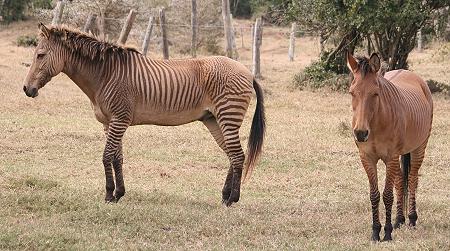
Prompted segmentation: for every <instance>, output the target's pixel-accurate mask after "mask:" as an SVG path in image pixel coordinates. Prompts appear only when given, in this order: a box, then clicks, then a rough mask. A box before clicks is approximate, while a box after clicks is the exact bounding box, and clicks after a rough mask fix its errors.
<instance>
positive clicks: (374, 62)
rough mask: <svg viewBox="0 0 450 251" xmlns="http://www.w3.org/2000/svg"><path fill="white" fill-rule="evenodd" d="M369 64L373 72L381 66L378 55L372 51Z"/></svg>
mask: <svg viewBox="0 0 450 251" xmlns="http://www.w3.org/2000/svg"><path fill="white" fill-rule="evenodd" d="M369 66H370V70H371V71H372V72H373V73H376V72H378V70H380V67H381V61H380V57H378V54H377V53H375V52H374V53H372V55H371V56H370V59H369Z"/></svg>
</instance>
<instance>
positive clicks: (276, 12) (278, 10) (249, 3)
mask: <svg viewBox="0 0 450 251" xmlns="http://www.w3.org/2000/svg"><path fill="white" fill-rule="evenodd" d="M292 2H293V1H292V0H230V8H231V12H232V13H233V15H234V16H237V17H250V16H252V15H253V16H255V15H257V16H264V17H265V19H266V21H268V22H271V23H284V21H285V20H286V18H285V17H286V12H287V11H288V8H289V6H290V5H291V4H292Z"/></svg>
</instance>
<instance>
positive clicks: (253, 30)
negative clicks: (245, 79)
mask: <svg viewBox="0 0 450 251" xmlns="http://www.w3.org/2000/svg"><path fill="white" fill-rule="evenodd" d="M251 30H252V31H251V32H252V34H251V37H252V62H253V57H254V56H255V55H254V54H253V51H254V48H255V25H254V24H252V28H251Z"/></svg>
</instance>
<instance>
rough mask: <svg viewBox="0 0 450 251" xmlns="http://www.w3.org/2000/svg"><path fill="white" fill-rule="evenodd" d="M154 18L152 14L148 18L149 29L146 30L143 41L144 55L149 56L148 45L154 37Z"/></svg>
mask: <svg viewBox="0 0 450 251" xmlns="http://www.w3.org/2000/svg"><path fill="white" fill-rule="evenodd" d="M154 20H155V19H154V18H153V16H150V18H149V19H148V26H147V30H146V31H145V37H144V42H143V43H142V54H143V55H144V56H147V52H148V46H149V45H150V38H151V37H152V31H153V22H154Z"/></svg>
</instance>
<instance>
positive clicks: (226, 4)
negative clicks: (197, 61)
mask: <svg viewBox="0 0 450 251" xmlns="http://www.w3.org/2000/svg"><path fill="white" fill-rule="evenodd" d="M222 17H223V27H224V32H225V41H226V43H227V45H226V51H227V57H229V58H232V57H233V41H232V39H233V37H232V34H231V32H232V31H231V20H230V1H229V0H222Z"/></svg>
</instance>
